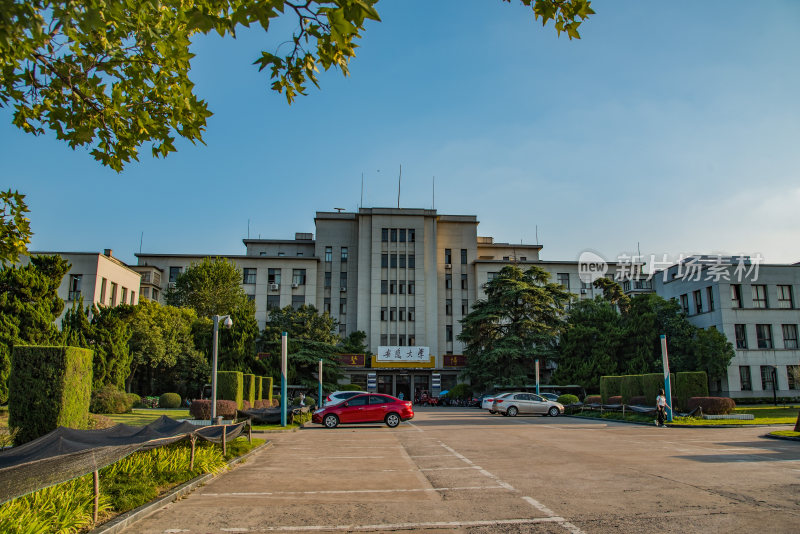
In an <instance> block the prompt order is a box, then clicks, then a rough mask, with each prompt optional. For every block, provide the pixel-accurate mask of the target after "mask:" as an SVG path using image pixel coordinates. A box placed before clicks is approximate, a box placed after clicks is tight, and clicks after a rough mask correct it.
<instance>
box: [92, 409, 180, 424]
mask: <svg viewBox="0 0 800 534" xmlns="http://www.w3.org/2000/svg"><path fill="white" fill-rule="evenodd" d="M104 415H105V416H106V417H108V418H109V419H111V420H112V421H114V422H115V423H125V424H126V425H131V426H142V425H146V424H148V423H152V422H153V421H155V420H156V419H158V418H159V417H161V416H162V415H166V416H167V417H171V418H172V419H188V418H189V410H187V409H185V408H175V409H173V410H168V409H163V408H134V409H133V411H131V413H113V414H104Z"/></svg>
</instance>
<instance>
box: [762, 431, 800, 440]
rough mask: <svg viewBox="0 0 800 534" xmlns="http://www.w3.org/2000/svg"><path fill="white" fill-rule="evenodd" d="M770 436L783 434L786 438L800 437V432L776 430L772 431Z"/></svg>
mask: <svg viewBox="0 0 800 534" xmlns="http://www.w3.org/2000/svg"><path fill="white" fill-rule="evenodd" d="M769 435H770V436H781V437H784V438H800V432H795V431H794V430H776V431H775V432H770V433H769Z"/></svg>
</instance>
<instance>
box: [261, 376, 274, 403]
mask: <svg viewBox="0 0 800 534" xmlns="http://www.w3.org/2000/svg"><path fill="white" fill-rule="evenodd" d="M261 398H262V399H264V400H268V401H271V400H272V377H271V376H262V377H261Z"/></svg>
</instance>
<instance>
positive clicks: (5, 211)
mask: <svg viewBox="0 0 800 534" xmlns="http://www.w3.org/2000/svg"><path fill="white" fill-rule="evenodd" d="M28 211H29V210H28V206H27V205H26V204H25V195H22V194H20V192H19V191H14V192H12V191H11V189H9V190H8V191H0V265H5V264H7V263H16V262H17V260H19V256H20V254H25V252H27V250H28V243H30V242H31V235H32V232H31V225H30V220H29V219H28V218H27V217H26V216H25V214H26V213H28Z"/></svg>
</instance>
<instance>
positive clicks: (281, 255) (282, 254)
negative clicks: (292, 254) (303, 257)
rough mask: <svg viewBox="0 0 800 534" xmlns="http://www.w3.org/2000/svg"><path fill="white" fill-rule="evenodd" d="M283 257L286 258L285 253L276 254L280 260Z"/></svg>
mask: <svg viewBox="0 0 800 534" xmlns="http://www.w3.org/2000/svg"><path fill="white" fill-rule="evenodd" d="M283 256H286V253H285V252H278V257H279V258H282V257H283Z"/></svg>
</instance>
